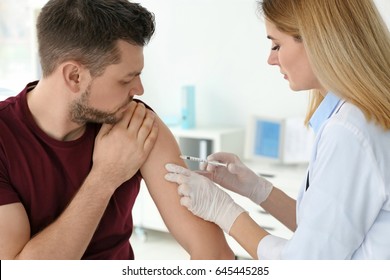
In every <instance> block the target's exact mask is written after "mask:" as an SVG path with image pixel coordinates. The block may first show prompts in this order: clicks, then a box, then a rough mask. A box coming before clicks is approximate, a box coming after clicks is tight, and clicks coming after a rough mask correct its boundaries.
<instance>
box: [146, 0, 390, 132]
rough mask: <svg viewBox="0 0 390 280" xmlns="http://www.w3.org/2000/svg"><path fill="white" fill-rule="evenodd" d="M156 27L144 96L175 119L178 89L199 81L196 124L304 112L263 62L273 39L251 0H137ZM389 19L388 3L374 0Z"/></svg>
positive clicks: (298, 98) (302, 103) (303, 97)
mask: <svg viewBox="0 0 390 280" xmlns="http://www.w3.org/2000/svg"><path fill="white" fill-rule="evenodd" d="M139 2H140V3H141V4H142V5H143V6H145V7H146V8H148V9H149V10H150V11H152V12H154V13H155V16H156V22H157V29H156V34H155V36H154V37H153V39H152V41H151V42H150V44H149V45H148V46H147V47H146V48H145V69H144V72H143V75H142V77H143V82H144V87H145V94H144V96H143V97H142V99H143V100H145V101H147V102H148V103H150V105H152V106H153V107H154V109H155V110H156V111H157V112H158V113H159V114H160V115H161V116H179V114H180V105H181V103H180V87H181V86H182V85H185V84H188V83H191V84H195V85H196V90H197V93H196V94H197V96H196V98H197V100H196V110H197V124H198V125H200V126H210V125H211V126H213V125H233V126H244V125H245V124H246V121H247V118H248V117H249V115H250V114H254V113H257V114H260V115H265V116H279V117H286V116H303V115H304V114H305V112H306V106H307V99H308V95H307V93H306V92H298V93H295V92H293V91H291V90H290V89H289V86H288V83H287V81H285V80H284V79H283V77H282V76H281V74H280V73H279V69H278V67H273V66H269V65H268V64H267V62H266V60H267V57H268V53H269V50H270V42H269V40H267V39H266V33H265V29H264V23H263V20H262V19H261V17H259V16H258V15H257V14H256V1H255V0H196V1H194V0H164V1H161V0H140V1H139ZM376 2H377V3H378V4H379V7H380V9H381V11H382V12H383V13H384V15H385V16H386V20H387V22H389V19H390V15H389V11H390V7H389V5H390V4H389V2H390V1H389V0H377V1H376Z"/></svg>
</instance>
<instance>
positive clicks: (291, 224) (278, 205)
mask: <svg viewBox="0 0 390 280" xmlns="http://www.w3.org/2000/svg"><path fill="white" fill-rule="evenodd" d="M260 206H261V207H262V208H263V209H264V210H266V211H267V212H268V213H270V214H271V215H272V216H273V217H275V218H276V219H277V220H279V221H280V222H281V223H282V224H284V225H285V226H286V227H287V228H288V229H290V230H291V231H295V229H296V228H297V222H296V201H295V199H292V198H291V197H289V196H288V195H287V194H285V193H284V192H283V191H281V190H280V189H278V188H276V187H274V188H273V189H272V191H271V193H270V195H269V196H268V198H267V199H266V200H265V201H264V202H262V203H261V204H260Z"/></svg>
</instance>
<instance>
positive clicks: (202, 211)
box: [165, 164, 245, 233]
mask: <svg viewBox="0 0 390 280" xmlns="http://www.w3.org/2000/svg"><path fill="white" fill-rule="evenodd" d="M165 168H166V169H167V170H168V171H169V173H168V174H166V175H165V179H166V180H168V181H170V182H174V183H177V184H179V187H178V192H179V195H180V196H181V198H180V203H181V205H183V206H185V207H187V208H188V210H190V211H191V212H192V213H193V214H195V215H196V216H199V217H201V218H203V219H204V220H206V221H210V222H213V223H215V224H217V225H218V226H219V227H220V228H222V229H223V230H224V231H225V232H226V233H229V231H230V228H231V227H232V225H233V223H234V221H235V220H236V219H237V217H238V216H239V215H240V214H241V213H242V212H245V210H244V209H243V208H241V207H240V206H239V205H237V204H236V203H235V202H234V201H233V199H232V198H231V197H230V196H229V195H228V194H227V193H226V192H224V191H223V190H222V189H220V188H219V187H218V186H217V185H215V184H214V183H213V182H212V181H210V180H209V179H208V178H206V177H204V176H202V175H199V174H197V173H196V172H193V171H190V170H188V169H186V168H184V167H182V166H179V165H175V164H167V165H166V166H165Z"/></svg>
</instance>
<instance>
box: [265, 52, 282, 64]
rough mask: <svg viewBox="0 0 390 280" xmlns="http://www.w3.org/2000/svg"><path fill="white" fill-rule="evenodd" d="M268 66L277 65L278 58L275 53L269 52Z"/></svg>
mask: <svg viewBox="0 0 390 280" xmlns="http://www.w3.org/2000/svg"><path fill="white" fill-rule="evenodd" d="M267 62H268V64H269V65H279V58H278V54H277V52H274V51H271V53H270V54H269V56H268V60H267Z"/></svg>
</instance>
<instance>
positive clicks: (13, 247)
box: [0, 203, 30, 260]
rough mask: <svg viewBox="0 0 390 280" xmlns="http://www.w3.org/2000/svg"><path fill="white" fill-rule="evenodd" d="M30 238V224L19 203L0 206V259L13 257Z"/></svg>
mask: <svg viewBox="0 0 390 280" xmlns="http://www.w3.org/2000/svg"><path fill="white" fill-rule="evenodd" d="M29 239H30V224H29V220H28V217H27V214H26V211H25V209H24V207H23V205H22V204H21V203H12V204H6V205H1V206H0V259H2V260H4V259H14V258H15V257H16V256H17V255H18V254H19V253H20V252H21V251H22V249H23V247H24V246H25V245H26V243H27V242H28V241H29Z"/></svg>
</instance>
